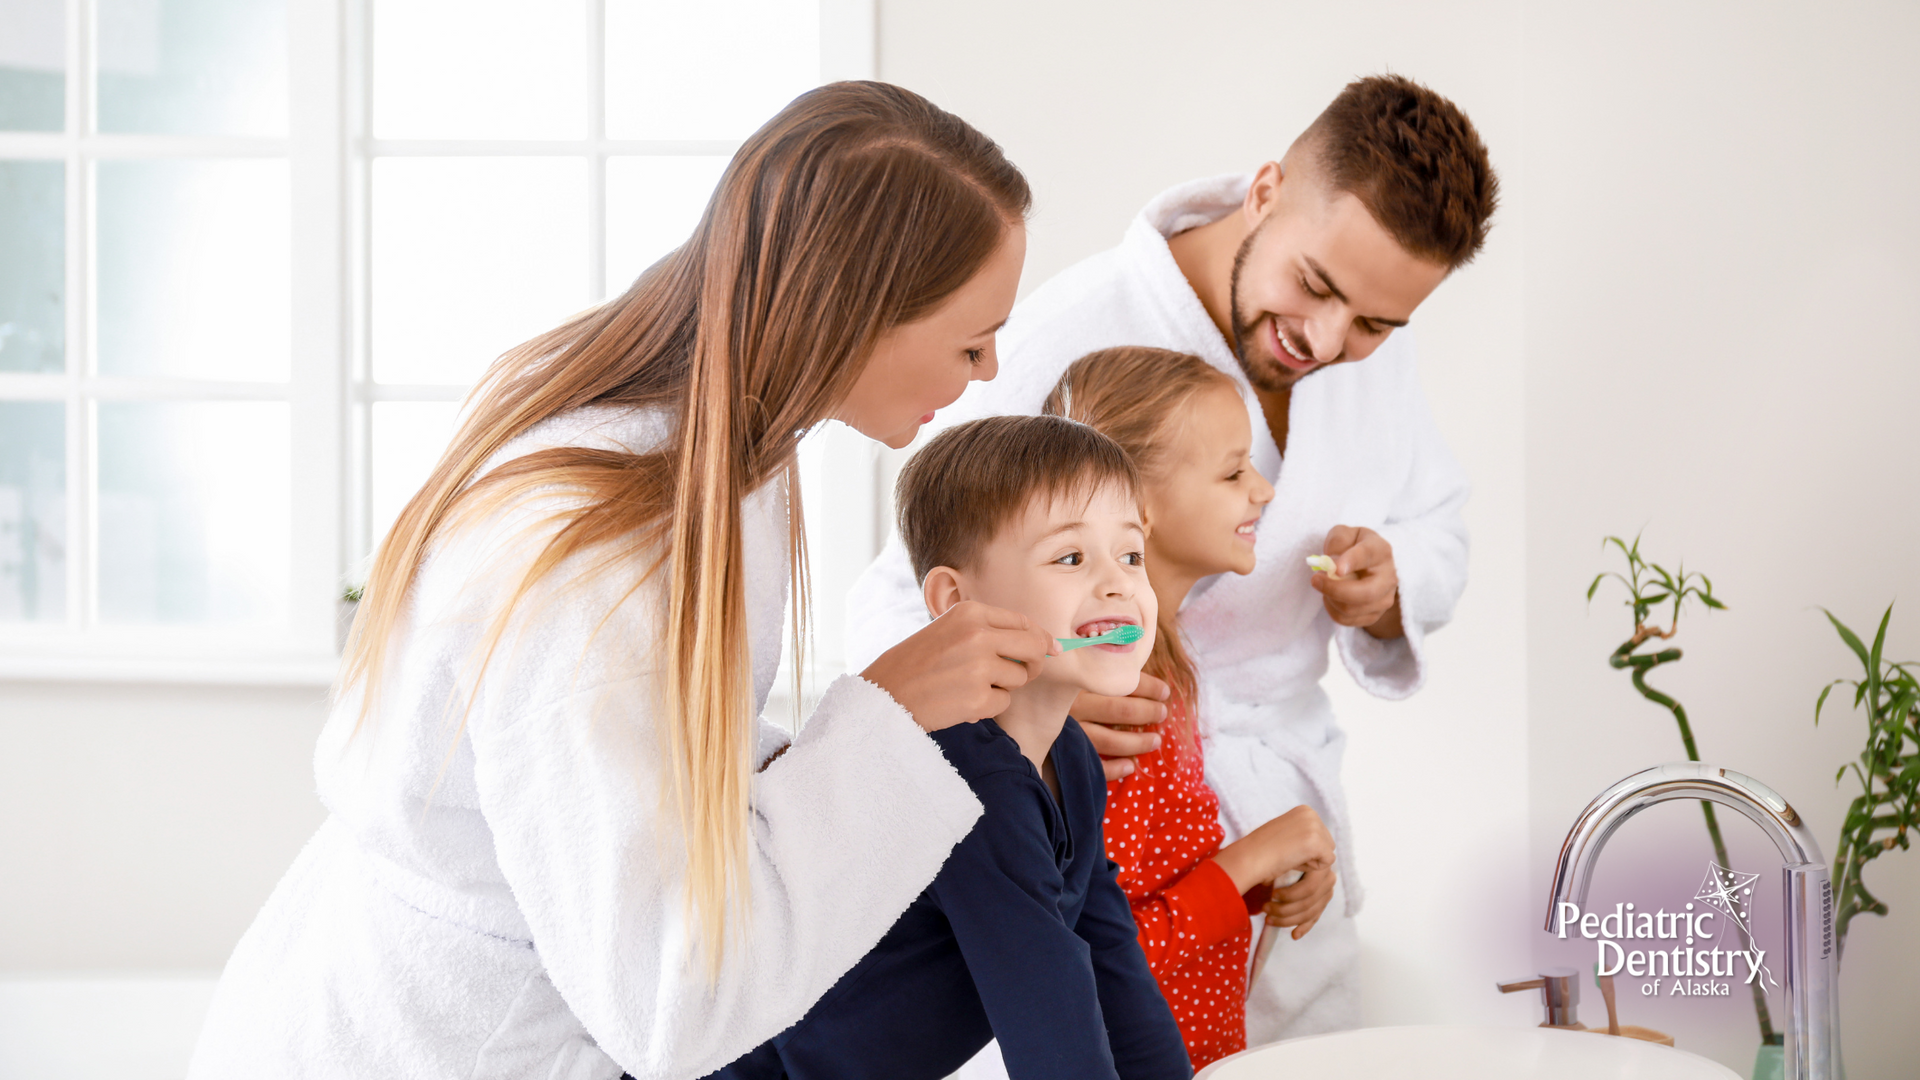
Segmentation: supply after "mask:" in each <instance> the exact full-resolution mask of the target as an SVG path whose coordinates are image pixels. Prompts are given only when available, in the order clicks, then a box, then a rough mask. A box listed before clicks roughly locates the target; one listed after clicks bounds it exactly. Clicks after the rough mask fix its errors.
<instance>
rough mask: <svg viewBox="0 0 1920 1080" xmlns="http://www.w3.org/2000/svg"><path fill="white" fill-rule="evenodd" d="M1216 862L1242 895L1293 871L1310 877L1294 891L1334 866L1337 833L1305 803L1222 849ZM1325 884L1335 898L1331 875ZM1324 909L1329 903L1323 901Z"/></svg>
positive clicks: (1293, 887)
mask: <svg viewBox="0 0 1920 1080" xmlns="http://www.w3.org/2000/svg"><path fill="white" fill-rule="evenodd" d="M1213 861H1214V863H1215V864H1217V865H1218V866H1219V867H1220V869H1222V870H1225V871H1226V872H1227V876H1228V877H1230V878H1232V879H1233V887H1234V888H1235V889H1236V890H1238V891H1239V892H1241V893H1245V892H1246V891H1247V890H1248V889H1251V888H1253V887H1254V886H1255V885H1258V884H1260V883H1261V882H1264V881H1272V880H1273V879H1275V878H1277V877H1279V876H1280V875H1281V874H1284V873H1286V872H1287V871H1289V870H1298V871H1300V872H1301V873H1302V874H1303V875H1307V876H1303V877H1302V878H1301V879H1300V882H1299V883H1296V884H1295V885H1291V886H1288V890H1289V892H1291V891H1292V890H1294V889H1296V888H1297V887H1298V884H1301V883H1305V882H1306V881H1307V880H1308V877H1310V876H1312V874H1313V872H1314V871H1316V870H1326V869H1329V868H1331V867H1332V866H1333V834H1332V833H1329V832H1328V831H1327V827H1326V825H1324V824H1323V823H1321V821H1320V815H1319V814H1316V813H1314V812H1313V807H1311V806H1307V805H1304V804H1302V805H1300V806H1296V807H1294V808H1293V809H1291V810H1289V811H1287V812H1286V813H1284V814H1281V815H1280V816H1279V817H1277V818H1274V819H1273V820H1272V821H1269V822H1267V823H1266V824H1265V825H1262V826H1260V827H1259V828H1257V829H1255V830H1253V831H1252V832H1250V833H1248V834H1247V835H1245V836H1243V837H1241V838H1240V839H1238V840H1235V841H1234V842H1233V843H1231V844H1228V845H1227V846H1226V847H1223V848H1221V849H1220V852H1219V854H1217V855H1215V856H1214V857H1213ZM1318 884H1320V882H1318V881H1316V885H1318ZM1324 884H1325V887H1326V891H1327V894H1328V895H1332V893H1333V882H1332V879H1331V876H1329V877H1328V879H1327V880H1326V881H1325V882H1324ZM1320 906H1321V907H1325V906H1326V904H1325V903H1324V902H1323V903H1322V904H1321V905H1320Z"/></svg>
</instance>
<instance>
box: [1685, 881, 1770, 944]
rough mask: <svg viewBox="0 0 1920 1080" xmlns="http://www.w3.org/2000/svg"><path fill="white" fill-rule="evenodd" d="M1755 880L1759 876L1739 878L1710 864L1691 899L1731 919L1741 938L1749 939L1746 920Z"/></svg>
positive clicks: (1750, 924)
mask: <svg viewBox="0 0 1920 1080" xmlns="http://www.w3.org/2000/svg"><path fill="white" fill-rule="evenodd" d="M1759 880H1760V875H1759V874H1743V873H1741V872H1740V871H1738V870H1729V869H1727V868H1726V867H1724V866H1721V865H1720V864H1719V863H1711V862H1710V863H1708V864H1707V877H1706V880H1705V881H1702V882H1701V883H1700V891H1699V892H1698V893H1695V894H1694V897H1693V898H1694V899H1695V900H1698V901H1699V902H1700V903H1703V904H1705V905H1707V906H1708V907H1710V908H1714V909H1717V910H1718V911H1719V912H1720V913H1721V914H1722V915H1725V916H1726V917H1727V918H1729V919H1732V920H1733V921H1734V924H1735V925H1737V926H1739V927H1740V932H1741V933H1742V934H1745V935H1747V936H1749V937H1751V936H1752V935H1753V924H1752V923H1751V922H1750V921H1749V918H1750V916H1751V914H1752V910H1753V883H1754V882H1756V881H1759Z"/></svg>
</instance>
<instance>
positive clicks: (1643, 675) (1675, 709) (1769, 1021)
mask: <svg viewBox="0 0 1920 1080" xmlns="http://www.w3.org/2000/svg"><path fill="white" fill-rule="evenodd" d="M1644 640H1645V639H1644V638H1641V637H1640V636H1638V635H1635V637H1633V638H1631V639H1629V640H1627V641H1626V642H1624V643H1622V644H1621V646H1620V647H1619V648H1618V649H1615V650H1614V651H1613V655H1612V656H1610V657H1608V658H1607V663H1609V664H1611V665H1613V666H1614V667H1616V668H1631V669H1633V688H1634V689H1635V690H1638V691H1640V696H1641V697H1644V698H1646V699H1647V700H1648V701H1651V702H1653V703H1654V704H1655V705H1658V706H1660V707H1661V708H1663V709H1666V710H1667V711H1669V712H1671V713H1673V719H1674V722H1675V723H1677V724H1679V725H1680V742H1681V743H1682V744H1683V745H1684V746H1685V747H1686V748H1687V760H1688V761H1699V760H1700V751H1699V749H1698V748H1697V747H1695V746H1694V743H1693V725H1691V724H1689V723H1687V710H1686V709H1685V708H1684V707H1683V706H1682V705H1681V704H1680V703H1679V702H1678V701H1675V700H1674V699H1673V698H1670V697H1668V696H1667V695H1665V694H1663V693H1661V692H1660V691H1658V690H1655V689H1654V688H1653V687H1651V686H1648V685H1647V672H1649V671H1652V670H1653V669H1654V668H1657V667H1659V666H1660V665H1661V664H1670V663H1672V662H1673V661H1675V660H1678V659H1680V650H1679V649H1662V650H1661V651H1659V652H1657V653H1647V654H1644V655H1635V654H1634V651H1633V650H1635V649H1637V648H1639V647H1640V644H1641V642H1642V641H1644ZM1700 812H1701V813H1702V814H1704V815H1706V819H1707V837H1708V838H1709V839H1711V840H1712V841H1713V856H1714V858H1715V859H1717V860H1719V863H1720V865H1721V866H1726V867H1731V866H1732V865H1733V864H1732V862H1731V861H1730V860H1729V859H1728V858H1727V844H1726V841H1724V840H1722V839H1721V838H1720V821H1719V819H1718V818H1716V817H1714V814H1713V804H1712V803H1710V802H1707V801H1706V800H1704V799H1702V800H1701V801H1700ZM1736 925H1738V924H1736ZM1740 938H1741V943H1742V944H1743V945H1744V946H1746V947H1747V948H1752V947H1753V942H1752V941H1751V939H1749V937H1748V935H1747V934H1746V932H1745V931H1744V930H1743V931H1741V934H1740ZM1748 989H1750V990H1752V991H1753V1012H1754V1016H1755V1017H1757V1018H1758V1019H1759V1021H1760V1041H1761V1042H1762V1043H1768V1044H1771V1043H1774V1042H1777V1041H1780V1037H1778V1036H1776V1035H1775V1034H1774V1031H1773V1016H1772V1014H1771V1013H1770V1012H1769V1011H1768V1009H1767V991H1766V989H1765V988H1764V987H1762V986H1761V985H1760V983H1759V981H1758V980H1755V981H1754V982H1752V983H1750V984H1748Z"/></svg>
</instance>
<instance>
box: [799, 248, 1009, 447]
mask: <svg viewBox="0 0 1920 1080" xmlns="http://www.w3.org/2000/svg"><path fill="white" fill-rule="evenodd" d="M1026 259H1027V230H1026V227H1025V226H1024V225H1015V226H1013V227H1012V228H1010V229H1008V230H1007V231H1006V235H1005V236H1004V237H1003V238H1002V239H1001V241H1000V246H999V247H998V248H997V249H995V251H994V253H993V254H992V255H991V256H989V257H988V258H987V261H986V264H985V265H983V266H982V267H981V268H980V271H979V273H976V274H974V275H973V278H972V279H971V280H969V281H968V282H967V283H966V284H965V285H962V286H960V288H959V289H957V290H955V292H954V294H953V295H952V296H949V297H947V299H946V302H945V303H943V304H941V305H940V306H939V307H937V308H935V309H934V310H933V312H932V313H930V314H928V315H926V316H925V317H923V318H920V319H917V320H915V321H913V322H910V323H904V324H902V325H900V326H896V327H894V328H893V329H891V330H888V331H887V332H886V333H885V334H883V335H881V337H880V341H879V342H878V344H876V345H875V347H874V350H873V359H872V360H871V361H869V362H868V363H867V369H866V370H865V371H863V372H861V373H860V378H859V380H858V381H857V382H855V383H854V384H853V392H852V393H850V394H848V395H847V399H846V400H845V401H844V402H842V403H841V404H840V411H839V412H838V413H836V414H835V415H834V419H836V420H838V421H840V422H841V423H843V424H846V425H847V426H848V427H851V428H854V429H856V430H858V431H859V432H860V433H861V434H862V435H865V436H867V437H868V438H870V439H877V440H879V441H880V442H883V443H886V444H887V445H888V446H891V447H893V448H894V449H895V450H898V449H900V448H902V447H904V446H906V445H907V444H908V443H911V442H912V441H913V437H914V436H915V435H917V434H919V432H920V426H921V425H922V424H925V423H926V422H928V421H929V420H932V419H933V414H934V412H935V410H938V409H944V408H946V407H947V406H949V405H951V404H953V403H954V401H955V399H957V398H958V397H959V396H960V392H961V391H963V390H965V389H966V388H967V383H969V382H971V381H972V380H974V379H981V380H986V379H991V378H993V377H994V375H995V374H996V373H997V372H999V370H1000V358H999V357H998V356H997V355H996V354H995V353H994V346H993V338H994V334H995V333H996V332H998V331H999V329H1000V327H1001V326H1002V325H1003V324H1004V323H1005V322H1006V321H1007V313H1008V312H1010V311H1012V310H1013V297H1014V293H1015V292H1016V291H1017V290H1018V289H1019V288H1020V266H1021V264H1022V263H1024V262H1026Z"/></svg>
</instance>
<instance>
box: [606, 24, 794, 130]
mask: <svg viewBox="0 0 1920 1080" xmlns="http://www.w3.org/2000/svg"><path fill="white" fill-rule="evenodd" d="M606 48H607V133H608V134H609V135H610V136H612V137H613V138H616V139H743V138H745V137H747V136H748V135H750V134H752V133H753V131H754V129H755V128H758V127H759V126H760V125H761V124H764V123H766V121H767V119H768V118H769V117H771V116H772V115H773V114H774V113H776V112H779V111H780V109H781V107H782V106H784V105H786V103H787V102H789V101H792V100H793V99H794V97H795V96H796V95H798V94H799V93H800V92H801V91H803V90H806V89H807V88H809V87H811V86H814V85H816V84H817V83H819V81H820V10H819V4H818V2H817V0H705V2H702V3H698V4H689V3H686V2H685V0H607V43H606Z"/></svg>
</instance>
